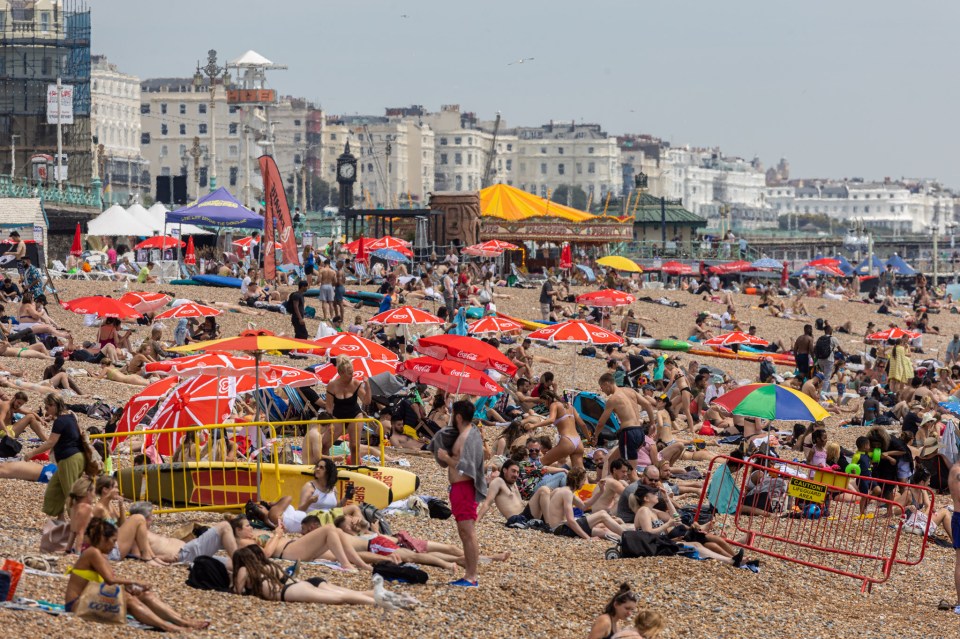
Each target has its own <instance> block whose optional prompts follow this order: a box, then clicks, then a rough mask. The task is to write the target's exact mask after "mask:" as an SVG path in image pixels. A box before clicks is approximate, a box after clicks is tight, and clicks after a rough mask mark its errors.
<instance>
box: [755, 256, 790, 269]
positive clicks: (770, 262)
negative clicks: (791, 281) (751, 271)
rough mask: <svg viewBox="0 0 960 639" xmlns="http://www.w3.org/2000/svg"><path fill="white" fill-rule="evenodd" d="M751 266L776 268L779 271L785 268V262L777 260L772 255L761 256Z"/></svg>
mask: <svg viewBox="0 0 960 639" xmlns="http://www.w3.org/2000/svg"><path fill="white" fill-rule="evenodd" d="M750 266H752V267H753V268H775V269H777V270H778V271H779V270H780V269H782V268H783V262H781V261H779V260H775V259H773V258H772V257H761V258H760V259H759V260H757V261H756V262H754V263H753V264H751V265H750Z"/></svg>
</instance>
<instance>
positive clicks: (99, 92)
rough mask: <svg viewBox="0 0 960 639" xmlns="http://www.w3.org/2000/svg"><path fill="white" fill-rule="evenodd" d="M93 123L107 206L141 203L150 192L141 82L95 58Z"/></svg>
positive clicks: (92, 63)
mask: <svg viewBox="0 0 960 639" xmlns="http://www.w3.org/2000/svg"><path fill="white" fill-rule="evenodd" d="M90 99H91V107H90V120H91V130H92V131H93V136H94V137H95V138H96V141H95V145H96V149H97V150H96V153H97V156H96V162H95V164H94V166H95V169H96V173H97V174H98V175H99V176H100V178H101V180H102V181H103V185H104V199H105V200H106V201H107V202H108V203H115V202H119V203H121V204H127V203H128V202H132V201H142V198H143V195H145V194H148V193H149V192H150V191H151V188H150V172H149V165H148V163H147V160H145V159H144V157H143V156H142V155H141V153H140V126H141V125H140V79H139V78H138V77H136V76H134V75H130V74H127V73H122V72H121V71H120V70H119V69H117V66H116V65H114V64H111V63H110V62H108V61H107V58H106V56H102V55H94V56H91V60H90Z"/></svg>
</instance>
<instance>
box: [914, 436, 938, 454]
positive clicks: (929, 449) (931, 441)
mask: <svg viewBox="0 0 960 639" xmlns="http://www.w3.org/2000/svg"><path fill="white" fill-rule="evenodd" d="M939 450H940V440H939V439H937V438H936V437H927V438H926V439H925V440H923V448H921V449H920V454H919V456H920V457H927V456H929V455H934V454H936V453H937V452H938V451H939Z"/></svg>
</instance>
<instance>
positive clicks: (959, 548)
mask: <svg viewBox="0 0 960 639" xmlns="http://www.w3.org/2000/svg"><path fill="white" fill-rule="evenodd" d="M947 484H948V485H949V487H950V497H951V498H953V515H951V516H950V530H951V531H952V537H953V550H954V551H955V553H956V559H955V560H954V565H953V584H954V587H955V588H956V589H957V606H956V607H955V608H954V609H953V612H954V614H958V615H960V462H957V463H956V464H954V465H953V467H952V468H950V478H949V479H948V480H947Z"/></svg>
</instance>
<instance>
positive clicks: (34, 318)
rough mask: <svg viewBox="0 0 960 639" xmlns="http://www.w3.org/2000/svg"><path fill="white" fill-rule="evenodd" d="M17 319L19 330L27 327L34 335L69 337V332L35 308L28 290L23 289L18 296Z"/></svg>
mask: <svg viewBox="0 0 960 639" xmlns="http://www.w3.org/2000/svg"><path fill="white" fill-rule="evenodd" d="M17 321H19V322H20V326H19V328H20V330H23V329H27V328H29V329H30V330H31V331H32V332H33V334H34V335H45V334H50V335H56V336H57V337H60V338H63V339H69V338H70V333H69V332H68V331H64V330H61V329H60V328H59V327H57V325H56V324H54V323H53V322H52V321H50V316H49V315H47V312H46V311H43V310H40V309H38V308H37V306H36V304H35V303H34V300H33V294H32V293H31V292H30V291H24V292H23V297H21V298H20V308H19V309H18V310H17Z"/></svg>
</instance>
